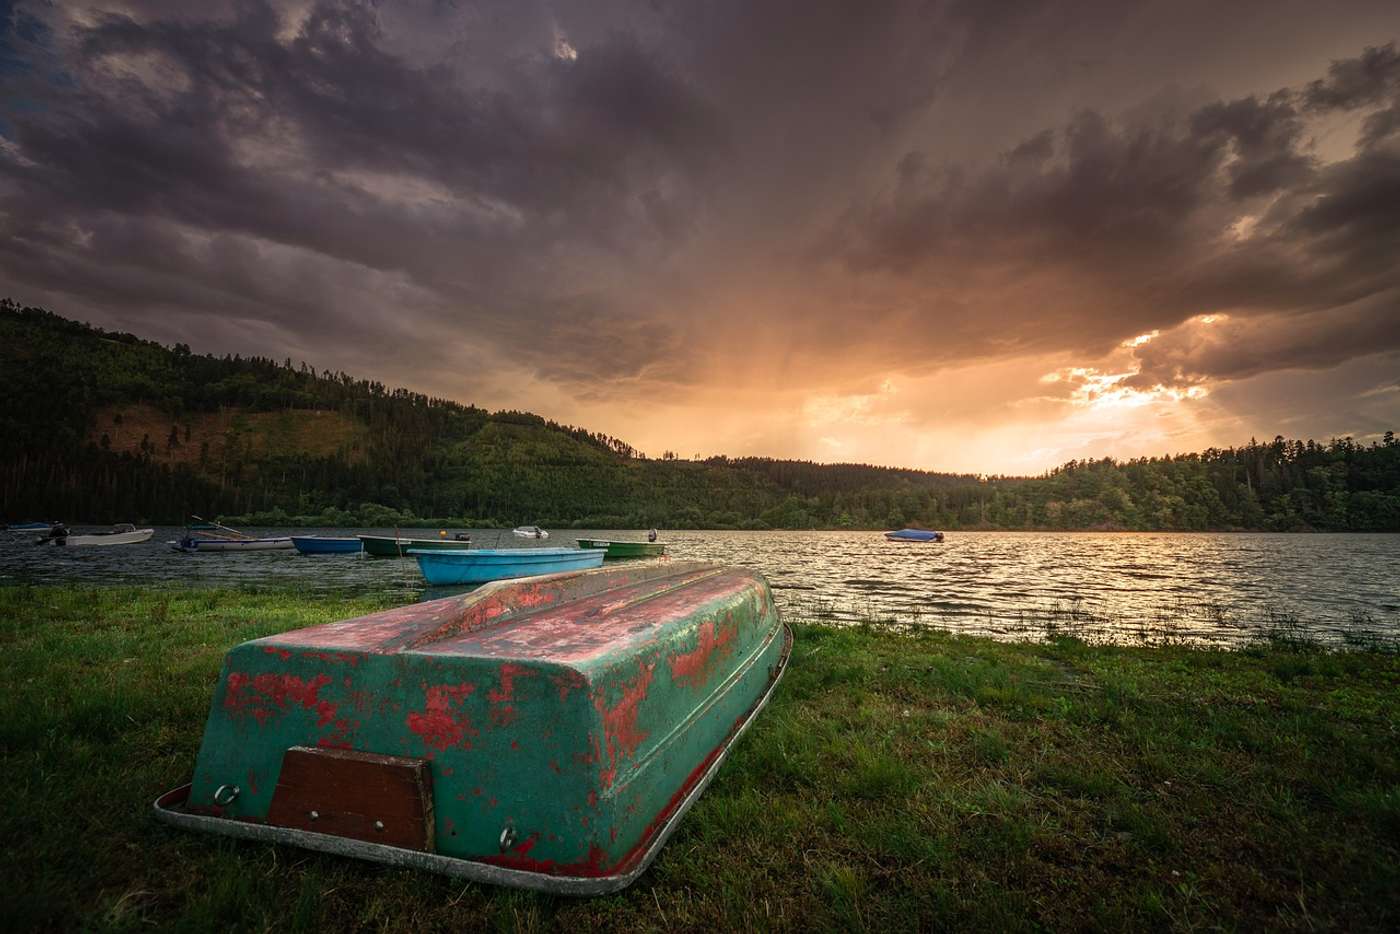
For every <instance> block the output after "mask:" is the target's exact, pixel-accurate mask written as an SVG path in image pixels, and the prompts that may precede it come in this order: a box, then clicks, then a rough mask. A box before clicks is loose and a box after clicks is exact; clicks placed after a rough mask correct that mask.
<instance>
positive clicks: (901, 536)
mask: <svg viewBox="0 0 1400 934" xmlns="http://www.w3.org/2000/svg"><path fill="white" fill-rule="evenodd" d="M885 538H886V539H887V540H889V541H892V542H941V541H943V533H942V532H931V531H929V530H928V529H900V530H899V531H898V532H886V533H885Z"/></svg>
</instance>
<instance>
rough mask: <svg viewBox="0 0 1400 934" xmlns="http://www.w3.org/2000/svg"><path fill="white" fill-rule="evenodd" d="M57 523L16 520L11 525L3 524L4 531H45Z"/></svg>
mask: <svg viewBox="0 0 1400 934" xmlns="http://www.w3.org/2000/svg"><path fill="white" fill-rule="evenodd" d="M57 524H58V523H56V522H16V523H14V524H13V525H7V526H5V531H6V532H47V531H48V530H49V529H51V528H53V527H54V526H55V525H57Z"/></svg>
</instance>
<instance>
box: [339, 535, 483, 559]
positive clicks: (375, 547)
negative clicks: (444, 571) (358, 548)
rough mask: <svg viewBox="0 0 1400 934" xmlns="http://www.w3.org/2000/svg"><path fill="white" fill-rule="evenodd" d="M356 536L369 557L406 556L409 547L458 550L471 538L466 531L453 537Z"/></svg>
mask: <svg viewBox="0 0 1400 934" xmlns="http://www.w3.org/2000/svg"><path fill="white" fill-rule="evenodd" d="M356 538H358V539H359V540H360V541H361V543H363V544H364V548H365V554H367V555H369V556H370V557H371V558H403V557H407V555H408V549H410V548H417V549H418V550H419V551H435V550H450V551H460V550H461V549H463V548H465V547H466V546H467V545H468V544H470V543H471V540H472V537H471V536H470V535H469V534H467V533H466V532H458V533H456V535H455V536H454V537H453V538H404V537H402V536H393V535H358V536H356Z"/></svg>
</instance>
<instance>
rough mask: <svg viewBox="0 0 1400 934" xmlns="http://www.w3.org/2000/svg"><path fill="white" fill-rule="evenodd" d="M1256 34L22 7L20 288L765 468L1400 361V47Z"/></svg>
mask: <svg viewBox="0 0 1400 934" xmlns="http://www.w3.org/2000/svg"><path fill="white" fill-rule="evenodd" d="M1130 6H1131V7H1132V9H1127V7H1130ZM1217 6H1218V5H1212V4H1206V3H1199V4H1197V3H1149V4H1141V5H1124V4H1117V3H1109V2H1103V3H1097V4H1081V5H1076V6H1075V14H1074V15H1072V16H1066V15H1065V13H1064V10H1063V9H1062V8H1061V7H1059V6H1058V5H1054V4H1048V3H1041V2H1035V0H1024V2H1008V3H995V4H988V3H969V2H934V3H923V2H919V3H914V2H909V3H901V2H890V3H879V4H868V3H836V2H830V3H828V2H815V3H810V2H809V3H797V2H789V3H783V2H760V3H748V2H738V0H735V2H731V3H724V2H722V3H716V4H688V3H678V4H666V3H661V2H654V3H647V2H638V3H629V2H602V3H587V4H585V3H567V2H561V3H546V2H526V3H492V2H482V3H467V2H462V3H450V2H440V0H422V2H403V3H383V4H374V3H345V2H330V0H314V2H298V3H287V4H283V5H272V4H270V3H266V2H256V0H246V2H235V3H228V4H209V5H203V4H201V5H199V6H198V8H197V9H196V8H193V7H191V6H189V5H187V4H175V3H161V2H149V3H147V2H118V0H113V2H110V3H102V2H100V0H99V2H97V3H94V4H92V5H91V6H88V7H79V6H77V5H72V6H70V5H64V6H63V7H57V6H54V5H51V4H46V3H32V4H26V3H19V4H16V5H12V6H8V7H3V8H0V11H2V12H3V16H4V18H5V24H4V26H3V30H4V31H3V33H0V82H3V83H4V88H5V92H4V95H3V100H4V103H3V104H0V224H3V225H4V230H5V235H4V237H3V238H0V290H3V291H4V292H6V293H8V294H10V295H12V296H13V297H15V298H17V299H20V300H25V301H30V302H36V303H44V304H48V305H49V306H51V307H53V308H54V310H56V311H59V312H60V313H67V314H72V315H75V316H78V317H83V318H86V319H89V320H92V321H94V323H99V324H103V325H106V326H117V327H122V328H124V329H131V330H136V331H139V332H142V333H146V334H150V335H152V336H155V337H160V338H163V339H167V340H177V339H178V340H183V341H186V342H188V343H191V344H192V345H194V346H195V347H196V348H198V349H203V350H211V351H217V352H222V351H224V350H229V349H231V350H239V351H242V352H250V351H251V352H263V353H268V354H270V355H274V356H281V355H283V354H284V353H285V354H292V355H296V356H304V357H306V358H307V359H308V360H310V361H311V362H312V363H314V364H317V365H320V366H335V367H344V368H346V369H351V370H355V371H357V372H361V373H364V375H370V376H375V377H378V378H382V379H388V380H394V381H400V382H405V383H408V384H411V385H413V386H415V387H416V388H421V389H424V390H427V391H432V392H436V393H441V394H444V395H450V396H455V397H457V398H461V399H463V400H464V401H474V402H477V403H479V404H485V405H489V406H493V407H494V406H501V407H504V406H523V407H531V408H536V409H538V410H541V411H543V412H544V414H548V415H552V416H555V417H562V418H566V419H574V420H579V421H586V422H588V423H589V424H590V426H591V427H597V428H600V429H604V430H607V431H609V432H610V433H613V434H618V435H622V436H624V437H629V438H632V439H633V440H636V441H639V443H641V444H642V446H643V447H649V446H653V445H655V446H658V447H659V446H661V445H664V446H668V447H677V448H680V449H682V450H688V447H689V446H691V445H690V441H691V438H692V435H688V434H687V431H689V429H687V427H686V425H685V424H684V421H685V420H686V419H688V418H691V419H701V420H704V419H706V418H707V415H706V413H707V412H710V411H713V410H716V409H718V408H726V409H728V408H732V407H733V406H734V405H735V404H736V402H735V400H736V399H738V398H746V399H748V400H750V401H748V402H747V403H745V404H747V405H748V406H749V407H750V408H751V409H753V410H754V412H755V413H756V414H755V418H756V419H758V421H757V422H755V423H754V424H753V425H750V426H748V427H747V428H744V427H740V426H738V424H737V423H729V422H727V423H726V424H728V425H729V427H728V428H726V429H725V431H727V432H728V433H727V434H710V435H704V434H703V433H698V434H697V433H692V434H693V435H694V438H695V441H694V444H695V445H700V444H713V445H716V446H721V445H723V446H727V447H728V448H729V449H730V450H731V451H732V452H735V453H743V452H748V451H757V452H758V453H770V454H796V455H802V456H818V455H823V454H833V453H839V452H834V450H828V449H823V448H820V447H816V446H815V445H817V437H816V435H815V434H813V435H812V438H811V439H809V440H805V441H804V440H802V438H800V437H799V436H800V435H801V434H802V432H801V431H800V430H797V429H793V430H792V431H788V430H786V429H783V430H778V429H775V428H773V426H774V425H779V424H782V423H783V420H784V419H787V418H799V417H800V413H803V412H811V411H814V410H813V408H812V405H811V404H810V403H811V400H813V399H828V398H831V399H842V398H846V399H863V398H867V397H869V398H872V399H880V400H886V401H882V402H881V404H887V400H888V399H892V398H894V396H893V395H891V394H889V393H883V392H882V391H880V390H878V387H880V386H882V385H885V384H886V383H887V382H888V381H889V380H891V379H896V381H897V380H899V379H903V380H908V381H913V382H918V381H921V380H934V379H936V378H937V376H938V374H939V373H942V372H947V371H950V370H965V369H966V368H969V367H977V366H985V367H997V366H1004V365H1007V364H1009V363H1014V362H1015V361H1024V362H1025V363H1024V365H1025V367H1027V368H1036V367H1039V368H1042V370H1044V371H1049V370H1054V369H1056V368H1062V367H1064V366H1066V365H1069V364H1073V365H1077V366H1079V367H1080V369H1081V370H1083V369H1085V368H1088V369H1090V370H1092V369H1093V368H1095V367H1099V368H1107V367H1108V366H1109V363H1108V362H1107V361H1108V360H1109V358H1111V357H1113V358H1122V357H1124V356H1125V355H1126V356H1127V357H1128V358H1129V359H1128V361H1127V363H1128V365H1130V367H1131V369H1130V371H1128V372H1126V373H1125V374H1123V375H1122V376H1121V378H1120V379H1118V380H1117V381H1116V383H1115V385H1117V386H1118V387H1119V389H1121V390H1132V391H1141V392H1152V391H1161V392H1167V393H1177V392H1178V391H1182V392H1184V391H1187V390H1190V389H1192V388H1193V387H1195V388H1199V389H1201V390H1202V391H1203V392H1207V391H1209V390H1210V389H1211V388H1212V387H1215V386H1218V385H1223V384H1225V383H1230V382H1236V381H1247V380H1251V379H1256V378H1260V377H1263V376H1266V375H1268V374H1271V373H1278V372H1284V371H1322V370H1327V369H1328V368H1336V367H1342V366H1346V365H1348V364H1349V362H1351V361H1356V360H1360V359H1362V358H1365V359H1367V360H1371V361H1374V360H1376V359H1379V358H1386V355H1395V354H1398V353H1400V324H1397V322H1400V262H1397V258H1400V52H1398V51H1397V48H1396V45H1395V40H1396V37H1397V35H1400V13H1397V12H1396V10H1395V8H1394V5H1393V4H1392V3H1384V2H1376V3H1366V2H1357V3H1354V4H1349V5H1348V6H1349V9H1348V10H1347V12H1346V15H1340V14H1339V13H1337V12H1336V11H1335V10H1334V11H1327V10H1321V11H1319V10H1316V9H1313V6H1312V5H1309V4H1303V3H1293V2H1282V3H1274V2H1270V3H1263V2H1260V3H1243V4H1232V5H1230V8H1229V9H1228V10H1223V11H1222V10H1219V9H1217ZM1193 23H1194V27H1193V25H1192V24H1193ZM1183 62H1187V63H1189V67H1186V66H1184V65H1182V64H1181V63H1183ZM1203 317H1204V318H1209V319H1210V322H1209V323H1207V324H1202V323H1201V322H1202V319H1203ZM1139 335H1151V337H1150V338H1148V339H1146V340H1142V341H1140V342H1138V343H1136V344H1132V346H1131V350H1130V351H1125V350H1124V349H1123V347H1124V346H1125V344H1124V342H1130V341H1133V340H1134V339H1136V338H1137V337H1138V336H1139ZM1378 355H1380V356H1379V358H1378ZM1370 365H1371V364H1367V366H1370ZM1036 375H1038V374H1036ZM1064 385H1068V384H1064ZM1038 391H1039V392H1041V393H1042V394H1043V392H1044V390H1043V389H1041V390H1038ZM745 393H748V395H747V396H745ZM1383 395H1385V396H1386V400H1387V401H1386V404H1392V403H1391V401H1390V400H1389V396H1393V394H1383ZM1173 397H1174V398H1175V396H1173ZM1195 397H1196V396H1195V395H1192V396H1191V397H1190V398H1195ZM902 398H904V399H906V400H907V399H909V398H910V394H908V393H906V394H905V396H903V397H902ZM1036 398H1042V397H1041V396H1037V397H1036ZM1046 398H1053V394H1052V395H1051V397H1046ZM1068 398H1069V397H1065V399H1063V400H1061V401H1062V402H1063V403H1064V404H1069V402H1068V401H1065V400H1067V399H1068ZM1183 398H1185V397H1183ZM647 399H650V400H659V402H660V404H661V405H662V406H665V407H668V408H665V409H664V414H663V412H662V411H661V410H654V411H651V412H647V411H645V410H644V406H643V405H642V400H647ZM1334 401H1335V405H1336V406H1338V407H1340V409H1339V411H1341V412H1342V414H1345V406H1347V405H1349V404H1351V403H1349V402H1348V401H1347V400H1346V399H1340V398H1339V399H1336V400H1334ZM888 404H893V403H892V402H888ZM904 404H907V403H901V405H904ZM1016 404H1018V403H1016V400H1014V399H998V400H994V401H989V400H987V399H983V400H980V401H979V400H973V399H969V400H967V405H968V406H972V407H974V408H975V407H976V406H978V405H983V406H985V407H986V412H987V417H988V418H997V417H1000V416H999V415H998V412H999V411H1000V412H1001V414H1002V415H1004V414H1005V411H1004V410H1003V409H1004V407H1005V406H1013V405H1016ZM1021 404H1022V405H1023V407H1024V405H1025V404H1029V403H1021ZM1037 404H1040V403H1037ZM1369 404H1371V403H1368V405H1369ZM843 405H845V403H839V404H835V410H842V406H843ZM930 405H931V404H930ZM765 406H766V407H767V412H766V416H764V417H766V418H767V423H765V424H766V427H765V425H764V424H758V422H761V421H763V418H760V415H763V413H761V412H759V411H758V410H762V409H765ZM998 406H1001V407H1003V409H998V408H997V407H998ZM707 407H708V408H707ZM818 408H821V407H820V406H818ZM937 408H938V410H939V411H943V410H944V408H946V405H940V406H938V407H937ZM829 409H830V407H828V408H827V409H822V411H827V410H829ZM932 411H933V408H932V407H931V408H929V409H928V412H932ZM979 411H981V410H980V409H979ZM794 413H796V414H794ZM1397 414H1400V412H1397ZM900 417H901V418H903V419H904V420H905V421H904V422H903V423H906V424H920V423H923V422H926V421H927V419H928V418H931V415H928V414H927V413H926V416H924V417H921V416H920V414H919V413H918V412H915V411H910V412H905V413H904V414H903V415H901V416H900ZM1345 421H1346V419H1345V418H1339V422H1338V426H1339V427H1338V430H1342V429H1341V425H1342V423H1343V422H1345ZM1232 424H1235V423H1234V422H1232ZM809 427H811V429H812V432H809V434H812V433H813V432H825V434H822V438H821V440H822V443H825V444H828V445H829V446H831V447H832V448H834V447H835V446H839V444H840V443H841V442H839V441H838V440H834V439H833V438H832V436H831V435H830V426H829V425H827V424H825V423H823V424H822V425H816V424H815V423H814V424H813V425H812V426H809ZM716 430H717V429H716ZM639 435H640V437H639ZM845 453H846V454H856V455H858V456H862V457H865V458H867V459H883V460H887V461H890V460H898V457H897V456H895V455H894V454H890V455H889V456H884V455H881V454H878V453H877V454H871V453H870V451H869V450H866V449H864V448H862V449H860V450H858V451H850V450H848V451H847V452H845ZM923 466H939V465H938V464H925V465H923ZM991 466H995V465H991Z"/></svg>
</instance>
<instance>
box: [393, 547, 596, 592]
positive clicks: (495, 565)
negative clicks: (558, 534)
mask: <svg viewBox="0 0 1400 934" xmlns="http://www.w3.org/2000/svg"><path fill="white" fill-rule="evenodd" d="M408 553H409V554H410V555H412V556H413V557H415V558H417V559H418V568H419V570H421V571H422V572H423V576H424V577H426V578H427V579H428V583H429V584H433V585H434V586H436V585H438V584H484V583H486V582H487V581H500V580H506V579H508V578H512V577H533V576H535V575H536V574H558V573H559V572H561V571H583V570H587V569H588V568H596V567H601V566H602V564H603V556H604V555H606V554H607V550H606V549H603V548H468V549H462V550H452V551H421V550H419V549H417V548H410V549H409V550H408Z"/></svg>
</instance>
